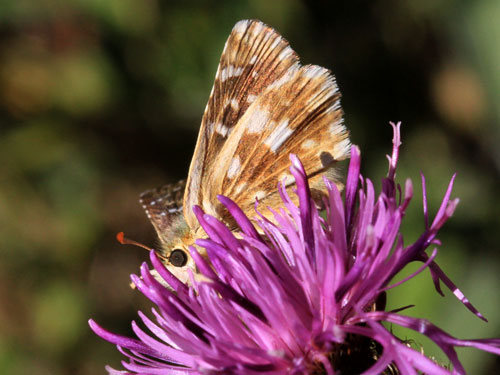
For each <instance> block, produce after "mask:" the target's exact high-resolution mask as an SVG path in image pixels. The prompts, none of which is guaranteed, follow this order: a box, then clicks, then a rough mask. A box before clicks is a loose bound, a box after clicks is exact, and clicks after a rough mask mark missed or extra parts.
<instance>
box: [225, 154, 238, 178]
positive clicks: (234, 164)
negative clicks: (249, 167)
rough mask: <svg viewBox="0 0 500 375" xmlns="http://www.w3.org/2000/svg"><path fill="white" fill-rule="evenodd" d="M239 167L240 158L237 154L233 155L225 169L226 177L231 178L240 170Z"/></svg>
mask: <svg viewBox="0 0 500 375" xmlns="http://www.w3.org/2000/svg"><path fill="white" fill-rule="evenodd" d="M240 169H241V163H240V158H239V157H238V156H235V157H234V158H233V160H231V164H229V169H228V170H227V174H226V175H227V177H228V178H233V177H235V176H236V175H238V173H239V172H240Z"/></svg>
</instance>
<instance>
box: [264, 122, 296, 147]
mask: <svg viewBox="0 0 500 375" xmlns="http://www.w3.org/2000/svg"><path fill="white" fill-rule="evenodd" d="M292 133H293V130H292V129H290V128H289V127H288V119H286V120H284V121H282V122H281V123H280V124H279V125H278V126H277V127H276V128H275V129H274V130H273V132H272V133H271V134H270V135H269V137H267V138H266V140H265V141H264V144H265V145H267V146H269V147H270V148H271V151H272V152H274V153H275V152H276V151H277V150H278V148H280V147H281V145H282V144H283V143H284V142H285V141H286V140H287V139H288V137H290V135H291V134H292Z"/></svg>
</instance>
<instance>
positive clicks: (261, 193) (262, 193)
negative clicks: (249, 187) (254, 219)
mask: <svg viewBox="0 0 500 375" xmlns="http://www.w3.org/2000/svg"><path fill="white" fill-rule="evenodd" d="M266 196H267V193H266V192H265V191H263V190H259V191H258V192H256V193H255V198H256V199H258V200H261V199H262V198H265V197H266Z"/></svg>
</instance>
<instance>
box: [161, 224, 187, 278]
mask: <svg viewBox="0 0 500 375" xmlns="http://www.w3.org/2000/svg"><path fill="white" fill-rule="evenodd" d="M194 240H195V235H194V233H192V232H191V231H189V230H187V231H185V232H184V234H183V235H182V236H172V237H171V239H170V241H168V242H164V241H163V240H162V244H161V249H160V250H158V251H157V254H158V257H159V258H160V259H161V260H162V261H163V264H165V266H166V267H167V269H168V270H169V271H170V272H171V273H172V274H173V275H174V276H175V277H177V278H178V279H179V280H180V281H182V282H183V283H187V284H189V283H190V282H189V272H188V269H190V270H191V271H192V273H193V274H196V272H197V271H196V264H195V263H194V260H193V257H191V255H190V253H189V247H190V246H193V245H194Z"/></svg>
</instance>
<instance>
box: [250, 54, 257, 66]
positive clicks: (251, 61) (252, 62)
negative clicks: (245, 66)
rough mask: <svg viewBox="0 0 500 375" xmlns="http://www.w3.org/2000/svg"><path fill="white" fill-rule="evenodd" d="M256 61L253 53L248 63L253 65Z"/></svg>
mask: <svg viewBox="0 0 500 375" xmlns="http://www.w3.org/2000/svg"><path fill="white" fill-rule="evenodd" d="M256 61H257V56H256V55H253V56H252V58H251V59H250V61H249V62H248V63H249V64H252V65H253V64H255V62H256Z"/></svg>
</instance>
